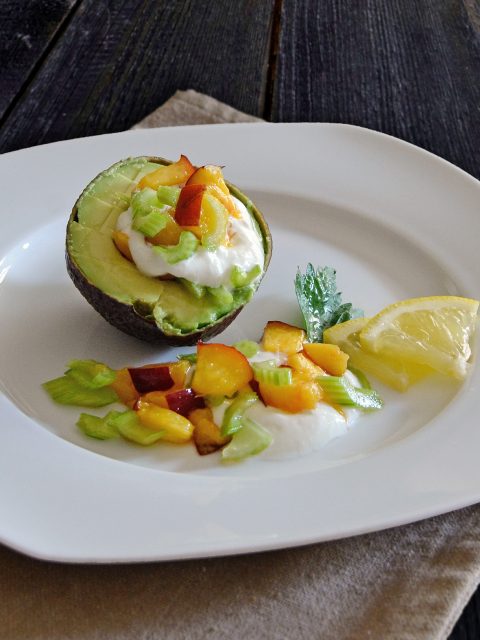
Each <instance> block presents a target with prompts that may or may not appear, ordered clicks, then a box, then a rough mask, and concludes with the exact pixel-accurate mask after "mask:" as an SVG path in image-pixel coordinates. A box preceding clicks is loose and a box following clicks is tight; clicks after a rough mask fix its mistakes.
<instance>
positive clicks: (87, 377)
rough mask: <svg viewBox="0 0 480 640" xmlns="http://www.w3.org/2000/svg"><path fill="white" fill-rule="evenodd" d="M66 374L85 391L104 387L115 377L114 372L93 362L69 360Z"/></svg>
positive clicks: (115, 373) (100, 363)
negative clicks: (85, 389)
mask: <svg viewBox="0 0 480 640" xmlns="http://www.w3.org/2000/svg"><path fill="white" fill-rule="evenodd" d="M66 373H67V374H68V376H69V377H70V378H73V379H74V380H76V381H77V382H78V383H79V384H81V385H82V386H83V387H86V388H87V389H100V387H106V386H107V385H109V384H112V382H113V381H114V380H115V378H116V377H117V372H116V371H113V369H110V367H107V365H106V364H103V363H102V362H96V361H95V360H71V361H70V362H69V363H68V371H66Z"/></svg>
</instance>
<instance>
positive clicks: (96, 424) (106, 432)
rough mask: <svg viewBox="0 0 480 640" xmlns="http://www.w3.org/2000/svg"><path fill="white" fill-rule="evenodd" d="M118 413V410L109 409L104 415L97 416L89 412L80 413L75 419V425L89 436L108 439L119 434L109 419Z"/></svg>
mask: <svg viewBox="0 0 480 640" xmlns="http://www.w3.org/2000/svg"><path fill="white" fill-rule="evenodd" d="M120 414H121V412H120V411H109V412H108V413H107V415H106V416H104V417H103V418H99V417H98V416H92V415H91V414H89V413H81V414H80V417H79V419H78V421H77V427H78V428H79V429H80V430H81V431H83V433H84V434H85V435H86V436H89V437H90V438H97V440H110V439H111V438H116V437H117V436H118V435H119V433H118V429H117V427H116V426H115V425H114V424H112V422H111V421H112V419H113V418H116V417H117V416H119V415H120Z"/></svg>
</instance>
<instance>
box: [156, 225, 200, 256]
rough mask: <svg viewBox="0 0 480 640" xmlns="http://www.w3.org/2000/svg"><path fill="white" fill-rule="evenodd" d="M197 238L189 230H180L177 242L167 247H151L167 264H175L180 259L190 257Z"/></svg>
mask: <svg viewBox="0 0 480 640" xmlns="http://www.w3.org/2000/svg"><path fill="white" fill-rule="evenodd" d="M198 244H199V242H198V238H197V237H196V236H195V235H194V234H193V233H192V232H191V231H182V233H181V234H180V240H179V241H178V244H176V245H171V246H168V247H162V246H156V247H153V250H154V252H155V253H158V254H160V255H161V256H162V258H163V259H164V260H165V261H166V262H168V264H175V263H177V262H180V261H181V260H186V259H187V258H190V256H192V255H193V254H194V253H195V251H196V250H197V247H198Z"/></svg>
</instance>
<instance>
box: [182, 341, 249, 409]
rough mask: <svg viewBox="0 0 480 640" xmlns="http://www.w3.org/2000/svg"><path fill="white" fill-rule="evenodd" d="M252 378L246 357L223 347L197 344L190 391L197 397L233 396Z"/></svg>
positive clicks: (221, 345)
mask: <svg viewBox="0 0 480 640" xmlns="http://www.w3.org/2000/svg"><path fill="white" fill-rule="evenodd" d="M252 378H253V371H252V367H251V366H250V363H249V362H248V360H247V358H246V357H245V356H244V355H243V354H242V353H240V351H237V350H236V349H235V348H234V347H229V346H227V345H225V344H215V343H213V344H204V343H203V342H201V343H199V344H198V347H197V366H196V369H195V373H194V375H193V380H192V388H193V390H194V391H196V392H197V393H198V394H200V395H220V396H228V397H230V396H233V394H234V393H236V392H237V391H239V390H240V389H242V388H243V387H245V386H246V385H247V384H248V383H249V382H250V380H252Z"/></svg>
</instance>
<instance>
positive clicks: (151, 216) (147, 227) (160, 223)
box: [133, 208, 170, 238]
mask: <svg viewBox="0 0 480 640" xmlns="http://www.w3.org/2000/svg"><path fill="white" fill-rule="evenodd" d="M169 218H170V215H169V214H168V213H166V212H165V211H162V209H156V208H152V210H151V211H150V212H149V213H147V214H146V215H144V216H136V217H135V218H134V220H133V227H134V228H135V229H136V230H137V231H140V233H143V235H144V236H145V237H147V238H153V236H156V235H157V233H159V232H160V231H161V230H162V229H164V228H165V227H166V225H167V222H168V220H169Z"/></svg>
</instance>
